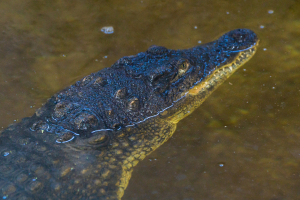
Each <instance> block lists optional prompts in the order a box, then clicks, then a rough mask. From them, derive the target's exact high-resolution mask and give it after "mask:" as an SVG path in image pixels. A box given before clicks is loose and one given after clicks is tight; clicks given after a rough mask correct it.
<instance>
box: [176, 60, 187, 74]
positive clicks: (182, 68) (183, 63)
mask: <svg viewBox="0 0 300 200" xmlns="http://www.w3.org/2000/svg"><path fill="white" fill-rule="evenodd" d="M189 67H190V63H189V61H188V60H180V61H178V72H177V76H179V77H181V76H182V75H184V74H185V73H186V71H187V70H188V69H189Z"/></svg>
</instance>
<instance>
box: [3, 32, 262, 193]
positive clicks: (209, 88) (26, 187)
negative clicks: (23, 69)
mask: <svg viewBox="0 0 300 200" xmlns="http://www.w3.org/2000/svg"><path fill="white" fill-rule="evenodd" d="M257 45H258V39H257V36H256V35H255V33H253V32H252V31H250V30H247V29H237V30H233V31H230V32H228V33H226V34H224V35H223V36H221V37H220V38H219V39H218V40H216V41H213V42H211V43H208V44H204V45H200V46H197V47H194V48H191V49H186V50H169V49H166V48H165V47H159V46H152V47H150V48H149V49H148V50H147V51H146V52H143V53H139V54H137V55H136V56H130V57H124V58H121V59H120V60H118V61H117V62H116V63H115V64H114V65H112V66H111V67H110V68H105V69H103V70H101V71H99V72H97V73H94V74H91V75H89V76H87V77H85V78H83V79H82V80H81V81H78V82H77V83H76V84H75V85H72V86H70V87H68V88H66V89H64V90H62V91H61V92H59V93H57V94H56V95H54V96H53V97H52V98H50V99H49V100H48V102H47V103H46V104H45V105H44V106H43V107H42V108H40V109H39V110H37V111H36V113H35V115H34V116H32V117H30V118H24V119H23V120H22V121H21V122H20V123H18V124H14V125H11V126H10V127H8V128H7V129H6V130H4V131H3V132H2V133H1V134H0V153H1V155H0V188H2V190H0V197H3V199H121V197H122V196H123V194H124V190H125V189H126V187H127V185H128V182H129V180H130V177H131V173H132V170H133V167H134V166H135V165H137V164H138V162H139V161H140V160H142V159H144V158H145V157H146V156H147V155H149V154H150V153H151V152H153V151H154V150H155V149H156V148H158V147H159V146H160V145H162V144H163V143H164V142H165V141H167V140H168V139H169V138H170V137H171V136H172V134H173V133H174V131H175V129H176V124H177V123H178V121H179V120H181V119H182V118H184V117H185V116H187V115H189V114H190V113H191V112H192V111H193V110H195V109H196V108H197V107H198V106H199V105H200V104H201V103H202V102H203V101H204V100H205V99H206V98H207V97H208V96H209V95H210V94H211V92H213V91H214V90H215V89H216V88H217V87H218V86H219V85H220V84H221V83H223V82H224V80H226V79H227V78H228V77H229V76H230V75H231V74H232V73H233V72H234V71H235V70H236V69H237V68H238V67H239V66H241V65H242V64H244V63H245V62H246V61H248V60H249V59H250V58H251V57H252V56H253V55H254V53H255V51H256V47H257Z"/></svg>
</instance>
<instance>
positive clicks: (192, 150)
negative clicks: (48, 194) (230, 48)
mask: <svg viewBox="0 0 300 200" xmlns="http://www.w3.org/2000/svg"><path fill="white" fill-rule="evenodd" d="M0 8H2V15H1V16H2V17H1V19H0V24H1V29H2V30H1V31H2V32H1V39H0V56H1V59H0V62H1V65H0V75H1V76H0V94H1V95H0V101H1V105H0V112H1V115H0V116H1V127H6V126H8V125H9V124H10V123H12V122H14V120H16V121H19V120H20V119H22V118H23V117H25V116H30V115H32V114H33V112H34V110H35V109H36V108H38V107H40V105H41V104H42V103H43V102H45V100H46V99H47V98H48V97H50V96H51V95H52V94H54V93H55V92H57V91H58V90H60V89H62V88H64V87H66V86H67V85H69V84H71V83H74V82H75V81H76V80H78V79H79V78H81V77H83V76H85V75H87V74H90V73H91V72H95V71H98V70H100V69H102V68H104V67H107V66H110V65H111V64H112V63H114V62H115V61H116V60H117V59H118V58H121V57H123V56H125V55H132V54H136V53H138V52H141V51H145V50H146V49H147V48H148V47H149V46H151V45H153V44H156V45H163V46H166V47H168V48H175V49H176V48H178V49H179V48H188V47H191V46H195V45H197V44H198V41H201V42H202V43H205V42H208V41H211V40H213V39H215V38H214V37H215V36H217V35H218V34H220V35H221V34H222V33H224V32H226V31H228V30H232V29H235V28H238V27H245V28H250V29H252V30H254V31H255V32H256V33H257V34H258V35H259V37H260V38H261V46H260V49H259V50H258V52H257V55H256V57H254V58H253V59H252V60H251V61H250V62H249V63H247V65H245V66H244V67H242V68H241V69H240V70H239V71H237V72H236V73H235V74H234V75H233V76H232V77H231V78H230V79H229V80H228V81H227V82H225V83H224V84H223V85H222V86H221V87H220V88H219V89H218V90H217V91H216V92H215V93H214V94H213V95H212V96H210V98H209V99H207V101H206V102H205V103H204V104H203V105H202V106H201V107H200V108H199V109H198V110H197V111H196V112H194V113H193V114H192V115H191V116H189V117H188V118H186V119H185V120H183V121H182V122H180V123H179V125H178V129H177V131H176V132H175V134H174V136H173V138H171V139H170V140H169V141H168V142H167V143H166V144H164V145H163V146H161V147H160V148H159V149H158V150H156V151H155V152H153V153H152V154H151V155H150V156H149V157H148V158H146V159H145V160H144V161H143V162H141V163H139V164H138V165H137V166H136V168H135V171H134V172H133V174H132V179H131V182H130V184H129V186H128V189H127V190H126V192H125V196H124V198H123V199H124V200H126V199H175V200H176V199H180V200H183V199H185V200H188V199H189V200H191V199H194V200H196V199H272V200H275V199H297V198H298V196H299V195H300V193H299V187H300V174H299V158H300V148H299V141H300V140H299V139H300V138H299V137H300V135H299V130H300V125H299V120H298V119H299V118H298V113H299V111H300V110H299V109H300V108H299V102H300V101H299V100H300V97H299V95H300V87H299V85H300V79H299V75H300V74H299V67H300V66H299V63H300V62H299V61H300V60H299V59H300V56H299V54H300V39H299V33H300V31H299V30H300V23H299V20H298V19H299V16H300V13H299V10H300V4H299V3H298V2H297V1H292V0H291V1H282V0H280V1H268V2H263V3H262V2H261V1H258V0H254V1H230V2H229V1H208V0H206V1H147V0H146V1H145V0H143V1H126V2H125V1H109V2H97V3H95V2H94V1H85V2H80V1H78V2H76V3H74V2H70V3H68V2H60V1H49V2H47V1H43V2H36V1H30V0H26V1H19V2H18V1H14V2H8V1H3V2H1V3H0ZM270 11H273V12H270ZM110 26H111V27H113V28H114V33H112V34H105V33H103V32H101V28H102V27H110ZM195 27H197V28H195ZM220 164H224V166H223V167H220Z"/></svg>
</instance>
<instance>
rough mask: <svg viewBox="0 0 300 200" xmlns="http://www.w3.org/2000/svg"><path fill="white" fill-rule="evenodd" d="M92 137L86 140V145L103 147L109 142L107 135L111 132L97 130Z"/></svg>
mask: <svg viewBox="0 0 300 200" xmlns="http://www.w3.org/2000/svg"><path fill="white" fill-rule="evenodd" d="M92 134H93V135H94V136H92V137H91V138H89V139H88V141H87V142H88V144H90V145H96V146H104V145H107V144H108V142H109V135H110V134H111V131H109V130H99V131H95V132H93V133H92Z"/></svg>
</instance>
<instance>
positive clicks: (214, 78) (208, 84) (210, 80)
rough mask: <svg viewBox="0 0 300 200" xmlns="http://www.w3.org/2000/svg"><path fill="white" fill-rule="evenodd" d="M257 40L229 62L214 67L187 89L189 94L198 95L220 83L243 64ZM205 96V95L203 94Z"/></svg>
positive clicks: (254, 48)
mask: <svg viewBox="0 0 300 200" xmlns="http://www.w3.org/2000/svg"><path fill="white" fill-rule="evenodd" d="M258 43H259V41H257V42H256V43H255V44H254V45H253V46H252V47H250V48H248V49H246V50H242V51H240V52H239V53H238V55H237V56H236V58H235V59H234V60H233V61H232V62H231V63H229V64H226V65H224V66H222V67H221V68H219V69H216V70H215V71H214V72H212V73H211V74H210V75H208V76H207V77H206V78H205V80H202V81H201V82H199V83H198V84H196V85H195V86H194V87H193V88H191V89H190V90H189V91H188V94H190V95H198V94H200V93H202V92H206V91H208V90H209V91H213V90H214V89H216V88H217V87H218V86H219V85H221V84H222V83H223V82H224V81H225V80H226V79H227V78H228V77H229V76H230V75H231V74H233V73H234V72H235V71H236V70H237V69H238V68H239V67H240V66H242V65H243V64H245V63H246V62H247V61H248V60H250V58H252V57H253V56H254V54H255V53H256V49H257V46H258ZM205 96H206V95H205Z"/></svg>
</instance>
